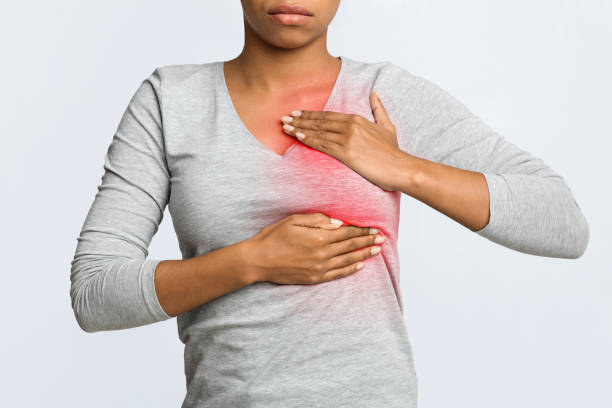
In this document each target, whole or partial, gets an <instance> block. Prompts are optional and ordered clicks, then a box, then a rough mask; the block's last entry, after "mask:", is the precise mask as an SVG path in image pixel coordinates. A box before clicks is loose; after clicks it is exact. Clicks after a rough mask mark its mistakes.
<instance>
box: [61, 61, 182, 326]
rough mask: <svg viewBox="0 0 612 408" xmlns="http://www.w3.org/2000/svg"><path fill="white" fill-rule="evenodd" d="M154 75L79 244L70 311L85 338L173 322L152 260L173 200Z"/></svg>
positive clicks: (109, 165) (112, 149) (115, 150)
mask: <svg viewBox="0 0 612 408" xmlns="http://www.w3.org/2000/svg"><path fill="white" fill-rule="evenodd" d="M160 92H161V75H160V72H159V69H155V70H154V71H153V73H152V74H150V75H149V76H148V77H147V78H146V79H145V80H144V81H142V83H141V84H140V86H139V87H138V89H137V90H136V92H135V93H134V95H133V96H132V98H131V100H130V102H129V104H128V106H127V108H126V109H125V111H124V113H123V116H122V117H121V120H120V121H119V125H118V127H117V130H116V132H115V134H114V136H113V138H112V141H111V143H110V145H109V147H108V150H107V152H106V155H105V157H104V166H103V168H104V173H103V175H102V179H101V184H100V185H99V186H98V191H97V193H96V195H95V198H94V200H93V203H92V204H91V207H90V209H89V212H88V213H87V216H86V219H85V221H84V224H83V227H82V229H81V232H80V234H79V237H78V238H77V247H76V251H75V254H74V258H73V260H72V262H71V272H70V280H71V286H70V296H71V304H72V308H73V311H74V314H75V317H76V320H77V322H78V324H79V326H80V327H81V328H82V329H83V330H84V331H86V332H96V331H103V330H118V329H126V328H131V327H136V326H142V325H145V324H150V323H154V322H158V321H162V320H166V319H169V318H170V317H171V316H169V315H168V314H166V313H165V311H164V310H163V309H162V307H161V305H160V303H159V300H158V298H157V293H156V291H155V283H154V274H155V268H156V266H157V264H158V263H159V262H161V260H160V259H150V258H147V254H148V247H149V244H150V242H151V239H152V237H153V235H155V233H156V232H157V230H158V228H159V224H160V223H161V221H162V219H163V213H164V210H165V208H166V206H167V203H168V200H169V194H170V174H169V171H168V166H167V163H166V156H165V150H164V140H163V127H162V122H161V108H160V104H159V101H160V99H159V96H160V95H159V94H160Z"/></svg>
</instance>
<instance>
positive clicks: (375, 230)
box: [370, 228, 378, 234]
mask: <svg viewBox="0 0 612 408" xmlns="http://www.w3.org/2000/svg"><path fill="white" fill-rule="evenodd" d="M370 234H378V229H376V228H370Z"/></svg>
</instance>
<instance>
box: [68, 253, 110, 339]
mask: <svg viewBox="0 0 612 408" xmlns="http://www.w3.org/2000/svg"><path fill="white" fill-rule="evenodd" d="M100 273H101V272H100V265H98V264H97V263H96V262H94V261H92V260H91V259H85V258H75V259H74V260H73V261H72V267H71V272H70V303H71V305H72V311H73V313H74V317H75V319H76V321H77V324H78V325H79V327H80V328H81V330H83V331H84V332H86V333H95V332H99V331H103V330H106V328H105V327H104V324H103V322H104V320H103V319H102V317H103V316H102V314H101V313H100V312H99V308H100V304H99V295H98V294H97V293H96V290H97V287H99V286H100V283H99V282H100V280H99V279H96V277H97V276H100Z"/></svg>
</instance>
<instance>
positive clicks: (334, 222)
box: [329, 218, 342, 225]
mask: <svg viewBox="0 0 612 408" xmlns="http://www.w3.org/2000/svg"><path fill="white" fill-rule="evenodd" d="M329 222H331V223H333V224H336V225H342V221H340V220H338V219H336V218H330V219H329Z"/></svg>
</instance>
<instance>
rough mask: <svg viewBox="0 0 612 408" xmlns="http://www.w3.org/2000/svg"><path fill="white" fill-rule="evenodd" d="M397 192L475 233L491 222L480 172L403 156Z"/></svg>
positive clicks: (397, 172) (399, 162)
mask: <svg viewBox="0 0 612 408" xmlns="http://www.w3.org/2000/svg"><path fill="white" fill-rule="evenodd" d="M401 154H402V156H401V157H400V159H399V160H395V161H393V162H390V163H394V164H392V165H393V166H395V167H396V168H395V169H393V171H392V173H393V174H395V175H396V176H397V180H396V185H397V190H399V191H401V192H403V193H405V194H408V195H410V196H411V197H413V198H416V199H417V200H419V201H421V202H423V203H425V204H427V205H429V206H430V207H432V208H434V209H436V210H438V211H440V212H441V213H443V214H445V215H447V216H448V217H450V218H452V219H453V220H455V221H457V222H458V223H460V224H462V225H463V226H465V227H467V228H469V229H470V230H472V231H478V230H480V229H482V228H484V227H485V226H486V225H487V223H488V222H489V215H490V214H489V190H488V187H487V182H486V180H485V177H484V175H483V174H482V173H480V172H475V171H469V170H464V169H460V168H457V167H452V166H448V165H445V164H441V163H436V162H433V161H430V160H427V159H423V158H420V157H416V156H412V155H410V154H408V153H405V152H401Z"/></svg>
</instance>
